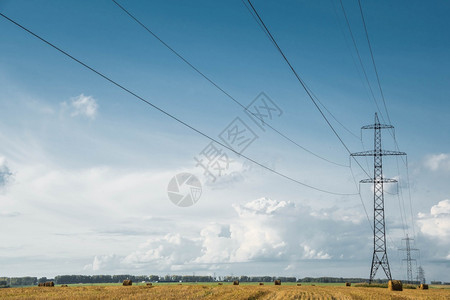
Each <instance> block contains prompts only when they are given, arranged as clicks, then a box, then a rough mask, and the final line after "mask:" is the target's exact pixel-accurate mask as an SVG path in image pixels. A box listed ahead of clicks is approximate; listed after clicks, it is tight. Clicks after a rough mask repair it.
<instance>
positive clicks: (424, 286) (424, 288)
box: [419, 283, 428, 290]
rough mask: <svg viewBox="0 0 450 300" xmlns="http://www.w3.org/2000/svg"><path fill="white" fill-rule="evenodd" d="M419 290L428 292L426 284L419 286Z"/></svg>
mask: <svg viewBox="0 0 450 300" xmlns="http://www.w3.org/2000/svg"><path fill="white" fill-rule="evenodd" d="M419 289H421V290H428V284H425V283H422V284H421V285H419Z"/></svg>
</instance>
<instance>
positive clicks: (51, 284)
mask: <svg viewBox="0 0 450 300" xmlns="http://www.w3.org/2000/svg"><path fill="white" fill-rule="evenodd" d="M44 286H55V283H54V282H53V281H46V282H45V283H44Z"/></svg>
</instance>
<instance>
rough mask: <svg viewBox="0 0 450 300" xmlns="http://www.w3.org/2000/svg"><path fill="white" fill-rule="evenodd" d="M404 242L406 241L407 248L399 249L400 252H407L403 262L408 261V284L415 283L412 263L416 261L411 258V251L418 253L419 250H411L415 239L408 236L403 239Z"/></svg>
mask: <svg viewBox="0 0 450 300" xmlns="http://www.w3.org/2000/svg"><path fill="white" fill-rule="evenodd" d="M402 240H403V241H406V242H405V243H406V248H403V249H399V250H400V251H406V259H403V261H406V277H407V278H408V283H413V274H412V273H413V272H412V263H411V262H412V261H415V259H412V258H411V251H418V250H419V249H415V248H414V249H413V248H411V243H410V241H413V240H414V239H411V238H410V237H409V236H408V235H406V238H404V239H402Z"/></svg>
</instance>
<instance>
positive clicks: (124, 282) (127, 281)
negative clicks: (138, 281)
mask: <svg viewBox="0 0 450 300" xmlns="http://www.w3.org/2000/svg"><path fill="white" fill-rule="evenodd" d="M123 285H124V286H129V285H133V282H132V281H131V280H129V279H126V280H124V281H123Z"/></svg>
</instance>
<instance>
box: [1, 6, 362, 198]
mask: <svg viewBox="0 0 450 300" xmlns="http://www.w3.org/2000/svg"><path fill="white" fill-rule="evenodd" d="M0 16H2V17H3V18H5V19H6V20H8V21H9V22H11V23H13V24H14V25H16V26H18V27H20V28H21V29H23V30H25V31H26V32H28V33H29V34H31V35H33V36H34V37H36V38H37V39H39V40H41V41H42V42H44V43H45V44H47V45H49V46H50V47H52V48H54V49H55V50H57V51H59V52H61V53H62V54H64V55H65V56H67V57H69V58H70V59H72V60H73V61H75V62H77V63H78V64H80V65H82V66H83V67H85V68H87V69H89V70H90V71H92V72H94V73H95V74H97V75H99V76H100V77H102V78H103V79H105V80H107V81H109V82H110V83H112V84H113V85H115V86H117V87H118V88H120V89H122V90H123V91H125V92H127V93H128V94H130V95H132V96H133V97H135V98H137V99H138V100H140V101H142V102H144V103H145V104H147V105H149V106H151V107H152V108H154V109H156V110H157V111H159V112H161V113H162V114H164V115H166V116H168V117H169V118H171V119H173V120H175V121H177V122H178V123H181V124H182V125H184V126H185V127H187V128H189V129H191V130H193V131H195V132H196V133H198V134H200V135H202V136H203V137H205V138H207V139H209V140H211V141H212V142H215V143H217V144H218V145H220V146H222V147H224V148H226V149H228V150H230V151H231V152H233V153H235V154H237V155H240V156H242V157H244V158H245V159H247V160H248V161H250V162H252V163H254V164H256V165H258V166H260V167H262V168H264V169H266V170H268V171H270V172H272V173H274V174H276V175H279V176H280V177H283V178H285V179H288V180H290V181H292V182H295V183H297V184H299V185H302V186H305V187H308V188H310V189H313V190H316V191H319V192H323V193H327V194H333V195H341V196H350V195H356V194H355V193H335V192H332V191H328V190H324V189H320V188H317V187H314V186H312V185H309V184H306V183H303V182H301V181H299V180H297V179H294V178H292V177H290V176H288V175H285V174H283V173H280V172H278V171H276V170H274V169H272V168H270V167H267V166H265V165H263V164H262V163H259V162H258V161H256V160H254V159H252V158H250V157H248V156H246V155H244V154H241V153H239V152H237V151H236V150H234V149H233V148H231V147H229V146H227V145H225V144H223V143H221V142H220V141H218V140H216V139H214V138H212V137H210V136H209V135H207V134H206V133H203V132H202V131H200V130H199V129H197V128H195V127H193V126H191V125H189V124H188V123H186V122H184V121H182V120H181V119H179V118H177V117H175V116H174V115H172V114H170V113H169V112H167V111H165V110H164V109H162V108H160V107H158V106H157V105H155V104H153V103H152V102H150V101H149V100H146V99H145V98H143V97H141V96H139V95H137V94H136V93H134V92H132V91H131V90H129V89H128V88H126V87H124V86H123V85H121V84H119V83H118V82H116V81H114V80H113V79H111V78H109V77H108V76H106V75H104V74H103V73H101V72H99V71H97V70H96V69H94V68H93V67H90V66H89V65H87V64H86V63H84V62H82V61H81V60H79V59H77V58H75V57H74V56H72V55H71V54H69V53H68V52H66V51H64V50H62V49H61V48H59V47H57V46H55V45H54V44H52V43H51V42H49V41H47V40H46V39H44V38H43V37H41V36H39V35H37V34H36V33H34V32H32V31H31V30H29V29H27V28H26V27H24V26H22V25H21V24H19V23H17V22H16V21H14V20H12V19H11V18H9V17H7V16H6V15H4V14H3V13H0Z"/></svg>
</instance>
